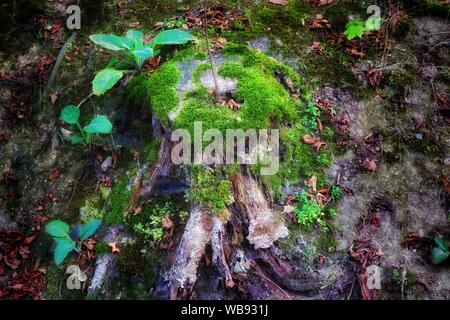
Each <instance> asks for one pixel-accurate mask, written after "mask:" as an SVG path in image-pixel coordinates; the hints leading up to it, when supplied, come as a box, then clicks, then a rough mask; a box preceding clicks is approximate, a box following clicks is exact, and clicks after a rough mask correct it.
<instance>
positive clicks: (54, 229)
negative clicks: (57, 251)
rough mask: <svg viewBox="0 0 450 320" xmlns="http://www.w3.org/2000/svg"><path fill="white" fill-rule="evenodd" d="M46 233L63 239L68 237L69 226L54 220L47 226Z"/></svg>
mask: <svg viewBox="0 0 450 320" xmlns="http://www.w3.org/2000/svg"><path fill="white" fill-rule="evenodd" d="M45 232H47V233H48V234H49V235H51V236H52V237H56V238H63V237H66V236H67V235H68V233H69V226H68V225H67V223H65V222H62V221H60V220H54V221H52V222H50V223H49V224H47V225H46V226H45Z"/></svg>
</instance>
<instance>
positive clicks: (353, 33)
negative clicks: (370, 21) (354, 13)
mask: <svg viewBox="0 0 450 320" xmlns="http://www.w3.org/2000/svg"><path fill="white" fill-rule="evenodd" d="M365 30H366V27H365V24H364V22H363V21H361V20H357V19H353V20H351V21H350V22H349V23H347V25H346V26H345V32H344V35H346V36H347V39H348V40H352V39H354V38H356V37H358V38H361V37H362V36H363V34H364V31H365Z"/></svg>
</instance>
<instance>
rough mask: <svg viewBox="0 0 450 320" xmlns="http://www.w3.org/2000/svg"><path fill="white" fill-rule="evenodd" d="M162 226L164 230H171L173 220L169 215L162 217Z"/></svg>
mask: <svg viewBox="0 0 450 320" xmlns="http://www.w3.org/2000/svg"><path fill="white" fill-rule="evenodd" d="M162 226H163V228H164V229H165V230H171V229H172V228H173V222H172V220H170V218H169V216H165V217H163V219H162Z"/></svg>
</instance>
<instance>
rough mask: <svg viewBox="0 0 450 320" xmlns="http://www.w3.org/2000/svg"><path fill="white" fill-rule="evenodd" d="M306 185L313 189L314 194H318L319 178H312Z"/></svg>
mask: <svg viewBox="0 0 450 320" xmlns="http://www.w3.org/2000/svg"><path fill="white" fill-rule="evenodd" d="M305 183H306V185H307V186H308V187H311V189H312V190H313V191H314V193H316V192H317V177H316V176H312V178H311V179H309V180H308V181H305Z"/></svg>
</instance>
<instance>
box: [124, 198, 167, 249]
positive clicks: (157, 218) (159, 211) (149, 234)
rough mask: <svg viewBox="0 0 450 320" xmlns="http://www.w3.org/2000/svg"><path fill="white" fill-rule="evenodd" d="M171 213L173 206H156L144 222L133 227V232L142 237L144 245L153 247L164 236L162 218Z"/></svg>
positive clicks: (165, 204)
mask: <svg viewBox="0 0 450 320" xmlns="http://www.w3.org/2000/svg"><path fill="white" fill-rule="evenodd" d="M173 211H174V208H173V206H172V205H171V204H170V203H168V202H166V203H164V204H161V205H160V204H156V205H155V206H154V207H152V209H151V211H150V215H149V216H148V217H147V218H146V219H145V221H143V222H139V223H136V224H134V225H133V230H134V232H136V233H137V234H138V235H141V236H142V237H143V239H144V242H145V244H146V245H148V246H150V247H154V246H155V245H157V244H158V243H159V242H160V241H161V239H162V237H163V235H164V229H163V227H162V225H163V218H164V217H169V216H171V215H172V214H173Z"/></svg>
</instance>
